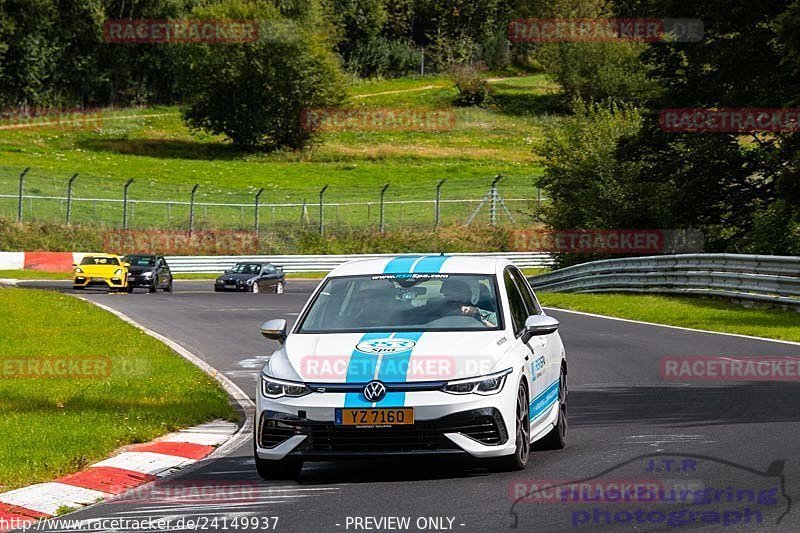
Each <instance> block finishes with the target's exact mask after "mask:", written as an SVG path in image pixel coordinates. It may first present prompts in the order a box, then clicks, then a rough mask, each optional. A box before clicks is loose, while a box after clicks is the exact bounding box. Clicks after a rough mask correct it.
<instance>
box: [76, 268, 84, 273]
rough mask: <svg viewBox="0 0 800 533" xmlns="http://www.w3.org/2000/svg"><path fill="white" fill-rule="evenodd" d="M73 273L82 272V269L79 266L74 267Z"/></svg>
mask: <svg viewBox="0 0 800 533" xmlns="http://www.w3.org/2000/svg"><path fill="white" fill-rule="evenodd" d="M75 273H76V274H83V270H81V269H80V268H79V267H75Z"/></svg>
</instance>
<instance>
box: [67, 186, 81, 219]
mask: <svg viewBox="0 0 800 533" xmlns="http://www.w3.org/2000/svg"><path fill="white" fill-rule="evenodd" d="M77 177H78V175H77V174H74V175H73V176H72V177H71V178H70V179H69V183H68V184H67V226H71V225H72V183H73V182H74V181H75V179H77Z"/></svg>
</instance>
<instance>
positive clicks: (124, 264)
mask: <svg viewBox="0 0 800 533" xmlns="http://www.w3.org/2000/svg"><path fill="white" fill-rule="evenodd" d="M122 266H124V267H125V268H130V267H131V264H130V263H122Z"/></svg>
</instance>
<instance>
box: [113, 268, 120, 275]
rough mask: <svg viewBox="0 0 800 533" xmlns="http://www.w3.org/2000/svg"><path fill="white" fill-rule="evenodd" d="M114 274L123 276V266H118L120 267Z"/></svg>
mask: <svg viewBox="0 0 800 533" xmlns="http://www.w3.org/2000/svg"><path fill="white" fill-rule="evenodd" d="M114 275H115V276H121V275H122V269H121V268H118V269H117V270H116V272H114Z"/></svg>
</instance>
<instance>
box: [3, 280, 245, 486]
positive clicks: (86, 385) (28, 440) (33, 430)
mask: <svg viewBox="0 0 800 533" xmlns="http://www.w3.org/2000/svg"><path fill="white" fill-rule="evenodd" d="M21 325H23V326H22V327H21ZM0 338H2V339H3V342H2V343H0V435H2V439H0V492H4V491H7V490H10V489H13V488H16V487H20V486H24V485H28V484H31V483H36V482H42V481H48V480H52V479H54V478H56V477H59V476H62V475H64V474H68V473H70V472H74V471H78V470H81V469H82V468H84V467H86V466H87V465H89V464H92V463H94V462H97V461H99V460H101V459H103V458H104V457H106V456H108V454H109V453H110V452H112V451H113V450H115V449H117V448H119V447H120V446H124V445H127V444H132V443H137V442H147V441H149V440H152V439H153V438H155V437H157V436H159V435H162V434H164V433H168V432H171V431H175V430H178V429H180V428H183V427H187V426H192V425H195V424H199V423H202V422H206V421H209V420H214V419H217V418H224V419H228V420H236V417H237V415H236V412H235V410H234V409H233V407H231V405H230V404H229V400H228V397H227V396H226V395H225V393H224V392H223V391H222V389H221V388H220V387H219V386H218V385H217V383H216V382H215V381H214V380H213V379H211V378H210V377H208V376H206V375H205V374H204V373H203V372H202V371H200V370H199V369H197V368H196V367H194V366H193V365H192V364H190V363H189V362H187V361H186V360H184V359H182V358H181V357H179V356H177V355H176V354H175V353H173V352H172V351H171V350H170V349H169V348H167V347H166V346H164V345H163V344H161V343H160V342H158V341H156V340H155V339H153V338H151V337H149V336H148V335H146V334H145V333H143V332H141V331H139V330H138V329H136V328H134V327H132V326H130V325H128V324H125V323H124V322H122V321H121V320H119V319H118V318H116V317H114V316H112V315H111V314H109V313H106V312H105V311H102V310H100V309H98V308H96V307H94V306H93V305H91V304H89V303H86V302H83V301H80V300H78V299H76V298H73V297H71V296H66V295H63V294H59V293H55V292H48V291H35V290H27V289H26V290H22V289H0ZM45 358H52V359H49V360H50V361H52V362H59V361H65V362H68V363H73V364H75V363H84V364H87V367H86V368H81V369H79V370H76V367H73V372H76V374H73V376H71V377H68V378H67V377H54V376H53V375H52V373H50V374H46V372H45V370H46V366H45V364H46V362H47V359H45ZM31 365H38V368H39V370H38V371H36V370H34V371H33V372H32V371H30V370H28V371H24V370H20V369H21V368H28V369H30V368H31ZM33 374H36V376H34V375H33ZM43 375H49V376H50V377H49V378H48V377H42V376H43Z"/></svg>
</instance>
